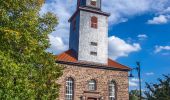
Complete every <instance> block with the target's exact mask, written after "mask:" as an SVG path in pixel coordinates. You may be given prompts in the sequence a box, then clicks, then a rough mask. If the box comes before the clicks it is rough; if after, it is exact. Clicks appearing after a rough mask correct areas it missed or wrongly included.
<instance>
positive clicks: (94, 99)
mask: <svg viewBox="0 0 170 100" xmlns="http://www.w3.org/2000/svg"><path fill="white" fill-rule="evenodd" d="M87 100H97V98H88V99H87Z"/></svg>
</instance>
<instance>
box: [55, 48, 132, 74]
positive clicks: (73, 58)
mask: <svg viewBox="0 0 170 100" xmlns="http://www.w3.org/2000/svg"><path fill="white" fill-rule="evenodd" d="M56 63H60V64H67V65H76V66H81V67H91V68H100V69H108V70H121V71H129V70H131V69H130V68H129V67H127V66H124V65H122V64H120V63H118V62H116V61H113V60H111V59H108V64H100V63H94V62H87V61H79V60H77V54H76V52H75V51H74V50H68V51H66V52H63V53H61V54H59V55H56Z"/></svg>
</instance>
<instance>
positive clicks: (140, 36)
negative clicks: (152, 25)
mask: <svg viewBox="0 0 170 100" xmlns="http://www.w3.org/2000/svg"><path fill="white" fill-rule="evenodd" d="M137 37H138V38H139V40H144V39H146V38H148V36H147V35H146V34H139V35H138V36H137Z"/></svg>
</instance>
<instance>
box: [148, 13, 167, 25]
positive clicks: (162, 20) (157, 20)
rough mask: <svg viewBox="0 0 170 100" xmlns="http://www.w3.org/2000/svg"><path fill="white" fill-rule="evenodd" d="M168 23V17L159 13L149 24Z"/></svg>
mask: <svg viewBox="0 0 170 100" xmlns="http://www.w3.org/2000/svg"><path fill="white" fill-rule="evenodd" d="M166 23H168V17H167V16H165V15H159V16H158V17H154V18H153V19H152V20H148V24H166Z"/></svg>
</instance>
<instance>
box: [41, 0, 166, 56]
mask: <svg viewBox="0 0 170 100" xmlns="http://www.w3.org/2000/svg"><path fill="white" fill-rule="evenodd" d="M47 1H48V0H47ZM108 1H109V2H108ZM167 1H168V0H103V2H102V3H103V4H102V9H103V11H106V12H109V13H111V16H110V17H109V23H110V25H112V24H116V23H120V22H126V21H128V19H129V17H133V16H136V15H140V14H143V13H146V12H149V11H159V10H162V9H163V8H164V5H165V4H167ZM75 9H76V0H50V1H48V2H46V3H45V4H44V5H43V7H42V10H41V12H40V13H41V14H43V13H46V12H48V11H50V12H53V13H55V14H56V15H57V16H58V18H59V25H58V26H57V27H56V31H54V32H53V33H51V35H52V36H53V37H57V38H60V39H61V41H62V43H63V45H64V46H66V47H68V44H69V43H68V42H69V23H68V19H69V18H70V17H71V15H72V14H73V12H74V11H75ZM54 44H55V43H54ZM54 44H52V46H51V47H55V45H54ZM131 46H132V47H137V46H139V45H138V44H132V45H131ZM64 48H65V47H64ZM50 49H51V51H54V52H55V54H57V53H58V52H61V51H62V50H65V49H57V48H56V50H54V48H50ZM50 49H49V50H50ZM58 50H59V51H58ZM132 51H134V50H132ZM127 54H128V53H123V54H122V55H127Z"/></svg>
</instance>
